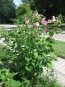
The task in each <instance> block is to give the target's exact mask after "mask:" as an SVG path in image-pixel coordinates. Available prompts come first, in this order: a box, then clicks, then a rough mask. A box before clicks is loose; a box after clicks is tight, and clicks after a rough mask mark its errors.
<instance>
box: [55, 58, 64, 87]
mask: <svg viewBox="0 0 65 87" xmlns="http://www.w3.org/2000/svg"><path fill="white" fill-rule="evenodd" d="M53 64H54V66H53V69H54V74H55V76H56V78H57V80H58V82H59V83H60V84H62V87H65V59H62V58H60V57H58V58H57V61H54V62H53Z"/></svg>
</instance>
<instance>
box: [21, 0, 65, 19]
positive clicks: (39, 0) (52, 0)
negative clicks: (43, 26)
mask: <svg viewBox="0 0 65 87" xmlns="http://www.w3.org/2000/svg"><path fill="white" fill-rule="evenodd" d="M22 1H23V3H29V4H30V6H31V8H32V9H33V10H36V9H37V10H38V12H39V13H42V14H44V15H45V16H47V17H48V18H50V17H51V16H52V15H55V16H57V15H59V14H62V15H65V6H64V5H65V0H22Z"/></svg>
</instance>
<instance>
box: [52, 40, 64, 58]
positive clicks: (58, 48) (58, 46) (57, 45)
mask: <svg viewBox="0 0 65 87" xmlns="http://www.w3.org/2000/svg"><path fill="white" fill-rule="evenodd" d="M52 47H53V49H54V52H55V54H56V55H57V56H60V57H62V58H65V42H61V41H54V43H53V45H52Z"/></svg>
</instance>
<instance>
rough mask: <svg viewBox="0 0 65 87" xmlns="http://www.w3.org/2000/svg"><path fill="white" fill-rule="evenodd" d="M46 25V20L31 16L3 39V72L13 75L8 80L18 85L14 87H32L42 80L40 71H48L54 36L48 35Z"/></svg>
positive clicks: (50, 33)
mask: <svg viewBox="0 0 65 87" xmlns="http://www.w3.org/2000/svg"><path fill="white" fill-rule="evenodd" d="M47 24H48V21H47V20H46V18H43V19H42V16H41V15H39V14H35V15H33V16H31V18H30V17H27V18H25V19H24V24H22V25H18V26H17V28H16V29H13V30H11V31H8V33H7V34H6V35H4V38H5V40H4V42H5V43H6V46H4V49H6V54H8V55H9V56H8V57H7V58H8V66H7V67H6V68H9V69H10V72H11V73H13V72H15V73H16V74H15V75H14V76H13V77H12V79H14V80H17V81H20V83H21V84H19V86H18V87H36V85H37V83H38V81H39V80H40V79H41V78H43V77H42V73H44V69H43V67H49V68H51V67H52V60H54V59H55V55H54V52H53V49H52V43H53V39H52V36H53V34H54V32H53V31H49V29H48V26H47ZM1 74H2V73H1ZM1 81H2V79H1ZM6 81H7V80H6ZM5 85H6V83H5ZM5 87H7V86H5ZM8 87H9V86H8ZM10 87H12V86H10Z"/></svg>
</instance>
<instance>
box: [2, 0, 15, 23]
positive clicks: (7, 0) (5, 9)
mask: <svg viewBox="0 0 65 87" xmlns="http://www.w3.org/2000/svg"><path fill="white" fill-rule="evenodd" d="M13 18H15V4H14V3H13V0H0V21H1V22H2V23H8V22H11V19H13Z"/></svg>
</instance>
